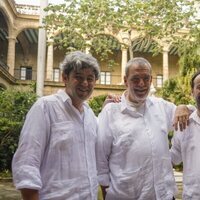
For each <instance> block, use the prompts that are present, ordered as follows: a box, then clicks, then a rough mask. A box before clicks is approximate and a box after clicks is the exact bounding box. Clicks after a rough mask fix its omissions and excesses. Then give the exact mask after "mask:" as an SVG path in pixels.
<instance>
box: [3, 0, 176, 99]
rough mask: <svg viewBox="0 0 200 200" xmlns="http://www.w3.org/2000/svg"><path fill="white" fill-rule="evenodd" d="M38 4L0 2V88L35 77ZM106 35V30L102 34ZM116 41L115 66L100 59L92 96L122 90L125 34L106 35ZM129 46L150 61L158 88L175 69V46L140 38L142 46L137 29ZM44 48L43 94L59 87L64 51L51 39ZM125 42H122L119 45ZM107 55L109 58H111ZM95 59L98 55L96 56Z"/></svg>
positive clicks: (125, 49) (125, 46) (135, 54)
mask: <svg viewBox="0 0 200 200" xmlns="http://www.w3.org/2000/svg"><path fill="white" fill-rule="evenodd" d="M38 29H39V7H37V6H27V5H17V4H16V3H15V1H14V0H1V1H0V87H1V88H10V87H19V86H26V85H29V84H31V83H32V82H34V81H36V79H37V52H38ZM105 35H108V33H105ZM109 37H113V38H115V40H116V41H118V42H119V45H118V47H116V50H115V51H114V54H113V55H111V58H112V59H113V60H114V61H115V63H116V64H115V66H114V67H112V68H110V67H108V63H107V62H100V66H101V76H100V80H99V81H98V82H97V85H96V87H95V91H94V94H93V95H94V96H97V95H100V94H107V93H111V92H113V93H116V94H117V93H122V91H123V90H124V89H125V87H124V85H123V76H124V71H125V70H124V69H125V65H126V62H127V60H128V59H129V56H128V55H129V54H128V52H129V50H128V45H129V44H130V41H127V34H126V33H120V34H118V35H112V34H109ZM130 37H131V38H130V40H131V45H132V46H133V47H134V48H133V49H132V51H133V55H134V57H136V56H142V57H145V58H146V59H148V60H149V62H150V63H151V64H152V71H153V85H154V87H155V88H160V87H162V85H163V82H164V81H165V80H167V79H168V78H169V77H173V76H175V75H176V74H177V73H178V71H179V65H178V60H179V57H178V55H177V52H176V49H175V48H173V46H170V45H169V44H167V43H164V42H163V41H157V40H154V41H151V42H150V43H149V40H145V39H143V42H142V43H143V45H141V43H139V42H138V41H139V40H141V38H140V34H139V33H138V32H137V30H131V34H130ZM154 43H158V44H159V45H161V46H162V53H160V54H158V55H157V56H153V55H152V53H151V51H150V50H151V47H152V44H154ZM48 44H49V45H47V47H46V63H45V81H44V95H47V94H50V93H53V92H55V91H56V90H58V89H59V88H62V87H63V86H64V85H63V83H62V80H61V74H60V69H59V65H60V63H61V62H62V60H63V58H64V55H65V51H63V50H60V49H59V48H56V46H55V45H54V43H53V40H52V41H48ZM121 44H125V45H121ZM111 58H110V59H111ZM97 59H98V58H97Z"/></svg>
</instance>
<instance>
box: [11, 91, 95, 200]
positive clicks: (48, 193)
mask: <svg viewBox="0 0 200 200" xmlns="http://www.w3.org/2000/svg"><path fill="white" fill-rule="evenodd" d="M83 115H84V116H82V115H81V114H80V112H79V111H78V110H77V109H75V107H73V106H72V102H71V99H70V98H69V96H68V95H67V94H66V93H65V92H64V91H59V92H58V93H57V94H55V95H50V96H46V97H42V98H40V99H39V100H38V101H37V102H36V103H35V104H34V105H33V107H32V108H31V110H30V111H29V113H28V114H27V118H26V121H25V124H24V126H23V129H22V132H21V135H20V141H19V146H18V149H17V151H16V153H15V155H14V158H13V163H12V170H13V179H14V183H15V185H16V188H17V189H22V188H30V189H36V190H39V197H40V200H43V199H45V200H58V199H59V200H66V199H67V200H68V199H69V200H83V199H84V200H96V199H97V190H98V180H97V171H96V156H95V145H96V139H97V123H96V118H95V116H94V113H93V111H92V110H91V109H90V108H89V106H88V105H87V104H86V103H85V104H84V112H83Z"/></svg>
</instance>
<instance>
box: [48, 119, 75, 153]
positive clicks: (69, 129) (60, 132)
mask: <svg viewBox="0 0 200 200" xmlns="http://www.w3.org/2000/svg"><path fill="white" fill-rule="evenodd" d="M74 131H75V129H74V124H73V122H71V121H63V122H59V123H54V124H52V125H51V142H50V143H51V146H52V148H54V149H59V150H66V149H68V148H70V147H71V146H72V144H73V141H74Z"/></svg>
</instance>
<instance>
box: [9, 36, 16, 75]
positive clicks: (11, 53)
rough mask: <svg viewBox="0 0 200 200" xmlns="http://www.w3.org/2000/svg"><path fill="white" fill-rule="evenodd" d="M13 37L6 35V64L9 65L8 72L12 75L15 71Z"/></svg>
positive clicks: (14, 40) (14, 39)
mask: <svg viewBox="0 0 200 200" xmlns="http://www.w3.org/2000/svg"><path fill="white" fill-rule="evenodd" d="M15 42H16V38H15V37H8V54H7V65H8V67H9V73H10V74H11V75H12V76H14V72H15Z"/></svg>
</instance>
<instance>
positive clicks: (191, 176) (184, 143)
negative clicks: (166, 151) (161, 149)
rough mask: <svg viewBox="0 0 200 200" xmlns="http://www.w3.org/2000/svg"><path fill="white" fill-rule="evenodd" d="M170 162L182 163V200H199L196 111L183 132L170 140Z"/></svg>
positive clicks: (198, 121) (199, 138)
mask: <svg viewBox="0 0 200 200" xmlns="http://www.w3.org/2000/svg"><path fill="white" fill-rule="evenodd" d="M170 151H171V156H172V162H173V163H174V164H179V163H181V162H183V199H184V200H189V199H192V200H200V157H199V154H200V117H199V116H198V115H197V111H194V112H193V113H192V114H191V116H190V123H189V126H188V127H187V129H185V130H184V131H183V132H180V131H177V132H175V134H174V137H173V139H172V148H171V150H170Z"/></svg>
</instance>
